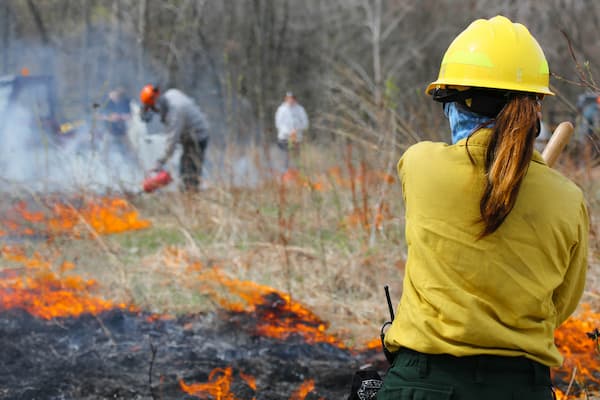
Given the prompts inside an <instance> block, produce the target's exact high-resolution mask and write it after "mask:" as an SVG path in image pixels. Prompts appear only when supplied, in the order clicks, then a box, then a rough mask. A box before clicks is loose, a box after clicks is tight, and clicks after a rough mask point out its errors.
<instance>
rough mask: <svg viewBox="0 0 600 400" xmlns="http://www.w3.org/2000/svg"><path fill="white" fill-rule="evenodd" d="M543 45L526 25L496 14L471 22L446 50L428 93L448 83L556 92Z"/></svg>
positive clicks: (448, 84) (540, 92) (535, 91)
mask: <svg viewBox="0 0 600 400" xmlns="http://www.w3.org/2000/svg"><path fill="white" fill-rule="evenodd" d="M549 81H550V70H549V68H548V62H547V61H546V57H545V56H544V52H543V51H542V48H541V47H540V45H539V44H538V42H537V40H535V38H534V37H533V36H532V35H531V33H529V31H528V30H527V28H526V27H525V26H524V25H521V24H517V23H512V22H511V21H510V20H509V19H508V18H506V17H503V16H500V15H498V16H495V17H494V18H491V19H478V20H476V21H474V22H472V23H471V25H469V26H468V27H467V29H465V30H464V31H463V32H462V33H461V34H460V35H458V36H457V37H456V38H455V39H454V41H453V42H452V43H451V44H450V46H449V47H448V50H446V53H445V54H444V58H443V59H442V65H441V67H440V74H439V76H438V79H437V80H436V81H435V82H432V83H430V84H429V86H427V89H426V91H425V93H427V94H431V93H432V92H433V90H435V89H445V88H447V87H448V86H463V87H481V88H492V89H504V90H514V91H519V92H529V93H538V94H544V95H546V94H547V95H554V93H552V92H551V91H550V88H549V87H548V85H549Z"/></svg>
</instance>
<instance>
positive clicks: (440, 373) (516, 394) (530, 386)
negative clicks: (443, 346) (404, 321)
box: [377, 349, 554, 400]
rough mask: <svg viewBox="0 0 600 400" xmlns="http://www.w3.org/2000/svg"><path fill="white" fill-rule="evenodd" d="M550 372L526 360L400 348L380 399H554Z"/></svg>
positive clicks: (379, 394)
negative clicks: (465, 355)
mask: <svg viewBox="0 0 600 400" xmlns="http://www.w3.org/2000/svg"><path fill="white" fill-rule="evenodd" d="M553 398H554V393H553V391H552V381H551V379H550V369H549V368H548V367H546V366H544V365H542V364H539V363H536V362H534V361H531V360H528V359H526V358H524V357H500V356H485V355H482V356H471V357H453V356H450V355H445V354H441V355H428V354H422V353H418V352H415V351H412V350H408V349H403V350H401V351H400V352H399V353H398V355H397V356H396V359H395V360H394V364H393V365H392V367H391V368H390V370H389V371H388V373H387V375H386V376H385V378H384V380H383V387H382V388H381V390H380V391H379V392H378V394H377V400H552V399H553Z"/></svg>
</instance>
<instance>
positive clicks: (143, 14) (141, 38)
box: [136, 0, 148, 83]
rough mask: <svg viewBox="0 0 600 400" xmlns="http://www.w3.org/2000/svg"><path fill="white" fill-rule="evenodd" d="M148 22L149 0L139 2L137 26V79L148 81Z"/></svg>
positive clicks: (139, 0) (142, 81)
mask: <svg viewBox="0 0 600 400" xmlns="http://www.w3.org/2000/svg"><path fill="white" fill-rule="evenodd" d="M147 20H148V0H138V26H137V28H138V29H137V74H136V76H137V79H138V80H139V81H140V82H141V83H144V82H145V81H146V77H145V75H146V68H145V64H144V61H145V60H144V57H145V50H144V47H145V46H146V25H147Z"/></svg>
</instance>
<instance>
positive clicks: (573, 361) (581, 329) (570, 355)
mask: <svg viewBox="0 0 600 400" xmlns="http://www.w3.org/2000/svg"><path fill="white" fill-rule="evenodd" d="M599 323H600V314H599V313H596V312H593V311H592V310H591V307H590V306H589V305H588V304H584V305H583V310H582V312H581V313H580V314H579V315H577V316H574V317H571V318H569V319H568V320H567V321H566V322H565V323H563V324H562V325H561V326H560V328H559V329H558V330H557V331H556V333H555V335H554V340H555V343H556V345H557V347H558V349H559V350H560V352H561V353H562V354H563V355H564V357H565V361H564V363H563V365H562V366H561V367H560V368H556V369H554V370H553V371H552V373H553V374H552V375H553V379H554V381H557V380H559V381H561V382H564V383H565V385H566V384H568V383H569V382H570V381H571V378H572V377H573V374H574V371H575V375H574V384H573V386H574V387H573V388H572V389H571V392H570V393H571V394H572V392H573V391H575V389H578V390H577V391H579V390H580V389H582V388H583V387H586V388H587V389H589V388H590V386H593V387H594V388H597V387H598V386H600V377H599V375H598V373H597V371H598V370H599V369H600V348H599V347H598V337H597V335H596V337H594V336H595V335H594V333H595V332H596V333H597V331H596V329H597V328H598V327H599ZM556 392H557V393H556V394H557V398H558V399H564V398H566V397H565V393H563V392H562V391H561V390H558V389H557V391H556ZM571 394H570V395H569V397H571Z"/></svg>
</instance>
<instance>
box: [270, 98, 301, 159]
mask: <svg viewBox="0 0 600 400" xmlns="http://www.w3.org/2000/svg"><path fill="white" fill-rule="evenodd" d="M275 126H276V127H277V146H278V147H279V148H280V149H281V150H282V151H283V152H284V157H285V169H286V170H287V169H288V168H289V167H290V165H289V164H290V151H291V152H292V155H293V158H294V159H296V160H297V159H298V157H299V155H300V154H299V151H300V146H299V144H300V142H302V136H303V133H304V131H305V130H306V129H308V116H307V115H306V111H305V110H304V107H302V106H301V105H300V104H299V103H298V101H297V100H296V96H294V94H293V93H292V92H287V93H286V94H285V98H284V101H283V103H281V105H280V106H279V108H278V109H277V112H276V113H275Z"/></svg>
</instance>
